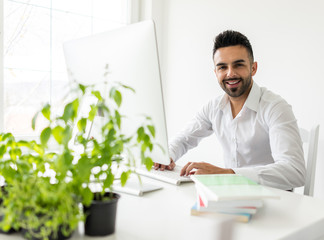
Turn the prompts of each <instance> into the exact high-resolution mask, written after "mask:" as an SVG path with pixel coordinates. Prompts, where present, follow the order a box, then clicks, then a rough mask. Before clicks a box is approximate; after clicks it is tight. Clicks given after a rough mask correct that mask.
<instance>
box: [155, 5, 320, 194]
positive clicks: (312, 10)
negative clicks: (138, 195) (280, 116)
mask: <svg viewBox="0 0 324 240" xmlns="http://www.w3.org/2000/svg"><path fill="white" fill-rule="evenodd" d="M151 4H152V6H151V7H152V10H153V11H152V16H151V17H152V18H153V19H155V21H156V24H157V29H158V30H157V33H158V41H159V48H160V59H161V69H162V77H163V83H164V93H165V100H166V114H167V124H168V130H169V136H170V137H172V136H173V135H175V134H176V133H177V132H178V131H179V130H180V129H181V128H182V127H183V125H184V124H185V123H186V122H187V121H188V120H189V119H190V118H191V117H193V115H194V113H195V112H196V111H197V110H198V109H199V108H200V107H201V106H202V105H203V104H204V103H205V102H206V101H208V100H209V99H210V98H212V97H214V96H215V95H219V94H222V90H221V89H220V87H219V86H218V83H217V80H216V78H215V76H214V73H213V62H212V47H213V39H214V37H215V36H216V35H217V34H218V33H219V32H221V31H223V30H227V29H233V30H237V31H240V32H242V33H244V34H245V35H246V36H247V37H248V38H249V39H250V41H251V44H252V46H253V49H254V56H255V60H256V61H257V62H258V72H257V74H256V76H255V77H254V80H255V81H256V82H257V83H258V84H259V85H260V86H265V87H267V88H268V89H270V90H272V91H274V92H276V93H278V94H280V95H281V96H282V97H284V98H285V99H286V100H287V101H288V102H289V103H290V104H291V105H292V106H293V110H294V113H295V115H296V118H297V119H298V124H299V126H300V127H305V128H310V127H311V126H312V125H313V124H315V123H319V124H320V125H321V127H320V142H319V151H318V162H317V163H318V164H317V171H316V183H315V196H316V197H320V198H324V174H323V171H322V169H324V159H323V158H324V150H323V149H324V148H323V146H324V141H323V139H324V113H323V110H322V109H323V107H322V104H323V103H324V94H323V91H324V73H323V71H324V70H323V69H324V67H323V64H324V58H323V56H324V46H323V43H324V14H323V9H324V2H323V1H320V0H307V1H306V0H271V1H260V0H244V1H239V0H227V1H220V0H153V1H152V2H151ZM188 160H190V161H207V162H212V163H215V164H219V165H220V166H222V163H223V161H222V151H221V149H220V147H219V145H218V144H217V140H216V138H215V136H212V137H210V138H207V139H205V140H203V141H202V142H201V144H200V145H199V147H198V148H196V149H195V150H192V151H190V152H189V153H188V154H187V155H186V156H185V157H183V159H182V160H181V163H185V162H186V161H188Z"/></svg>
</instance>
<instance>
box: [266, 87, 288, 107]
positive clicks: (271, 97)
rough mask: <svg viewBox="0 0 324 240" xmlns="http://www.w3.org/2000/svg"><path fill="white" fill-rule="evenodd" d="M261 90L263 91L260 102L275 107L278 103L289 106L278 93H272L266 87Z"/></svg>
mask: <svg viewBox="0 0 324 240" xmlns="http://www.w3.org/2000/svg"><path fill="white" fill-rule="evenodd" d="M260 90H261V96H260V102H262V103H264V104H266V105H274V104H278V103H283V104H288V103H287V101H286V100H285V99H284V98H283V97H281V96H280V95H279V94H277V93H274V92H272V91H271V90H269V89H267V88H266V87H261V88H260Z"/></svg>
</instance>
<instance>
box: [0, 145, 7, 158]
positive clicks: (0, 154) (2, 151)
mask: <svg viewBox="0 0 324 240" xmlns="http://www.w3.org/2000/svg"><path fill="white" fill-rule="evenodd" d="M6 151H7V148H6V145H5V144H3V145H1V146H0V158H2V157H3V155H4V154H5V153H6Z"/></svg>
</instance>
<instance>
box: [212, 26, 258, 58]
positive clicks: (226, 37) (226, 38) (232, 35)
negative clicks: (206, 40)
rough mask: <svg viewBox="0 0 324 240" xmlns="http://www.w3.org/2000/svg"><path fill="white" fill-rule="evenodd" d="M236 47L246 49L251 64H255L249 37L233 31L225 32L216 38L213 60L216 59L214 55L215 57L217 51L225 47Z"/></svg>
mask: <svg viewBox="0 0 324 240" xmlns="http://www.w3.org/2000/svg"><path fill="white" fill-rule="evenodd" d="M236 45H241V46H243V47H245V48H246V50H247V51H248V54H249V57H250V60H251V63H253V62H254V57H253V50H252V46H251V43H250V41H249V39H247V37H246V36H245V35H243V34H242V33H240V32H236V31H233V30H227V31H224V32H222V33H220V34H218V35H217V36H216V37H215V41H214V48H213V58H214V55H215V53H216V51H217V49H219V48H223V47H230V46H236Z"/></svg>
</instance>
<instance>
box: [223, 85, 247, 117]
mask: <svg viewBox="0 0 324 240" xmlns="http://www.w3.org/2000/svg"><path fill="white" fill-rule="evenodd" d="M251 88H252V84H251V86H250V88H249V89H248V91H246V92H245V93H244V94H243V95H241V96H239V97H230V96H229V100H230V103H231V110H232V116H233V119H234V118H235V117H236V116H237V114H239V112H240V111H241V110H242V108H243V106H244V103H245V101H246V99H247V97H248V96H249V94H250V91H251Z"/></svg>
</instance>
